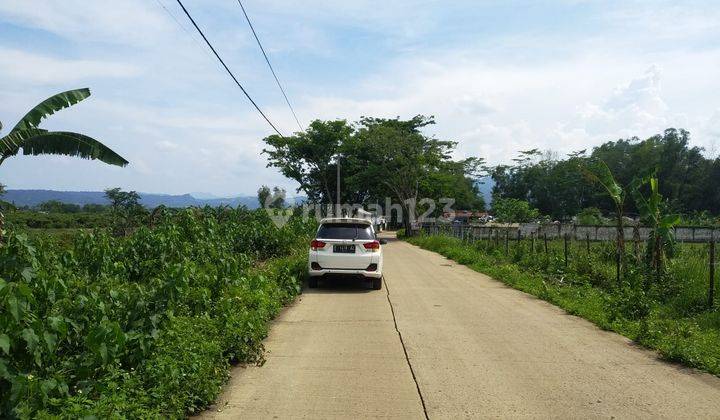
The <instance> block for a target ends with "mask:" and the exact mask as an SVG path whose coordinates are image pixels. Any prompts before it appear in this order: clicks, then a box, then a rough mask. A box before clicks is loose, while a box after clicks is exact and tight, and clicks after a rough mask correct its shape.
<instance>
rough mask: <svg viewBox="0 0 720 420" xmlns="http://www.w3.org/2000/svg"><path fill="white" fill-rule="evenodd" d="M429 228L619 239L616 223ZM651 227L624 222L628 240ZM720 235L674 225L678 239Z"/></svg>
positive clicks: (485, 234)
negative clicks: (614, 224) (609, 224)
mask: <svg viewBox="0 0 720 420" xmlns="http://www.w3.org/2000/svg"><path fill="white" fill-rule="evenodd" d="M421 228H422V229H423V230H425V231H426V232H429V233H432V232H437V231H438V230H439V229H445V230H446V229H455V230H457V231H458V233H460V232H467V234H468V235H471V236H472V237H474V238H478V239H487V238H492V237H494V235H496V232H500V235H501V236H504V235H505V232H508V233H509V235H510V236H511V237H513V238H518V237H520V238H521V239H524V238H530V237H531V236H535V237H536V238H542V237H544V236H547V238H548V239H558V238H563V237H565V236H570V238H571V239H575V240H578V241H580V240H590V241H594V242H598V241H615V240H616V239H617V236H618V235H617V227H616V226H607V225H575V224H561V223H548V224H539V223H522V224H513V225H488V226H483V225H450V224H425V225H422V227H421ZM650 231H651V228H649V227H646V226H640V225H630V224H628V225H625V226H623V236H624V238H625V240H626V241H632V240H640V241H646V240H647V239H648V238H649V236H650ZM718 237H720V228H716V227H711V226H677V227H675V239H676V240H677V241H679V242H683V243H684V242H695V243H708V242H710V241H711V239H712V238H718Z"/></svg>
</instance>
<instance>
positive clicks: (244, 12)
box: [237, 0, 303, 131]
mask: <svg viewBox="0 0 720 420" xmlns="http://www.w3.org/2000/svg"><path fill="white" fill-rule="evenodd" d="M237 2H238V4H239V5H240V8H241V9H242V12H243V15H245V20H247V23H248V25H249V26H250V30H251V31H252V33H253V36H254V37H255V41H257V44H258V47H260V51H262V55H263V57H265V62H266V63H267V65H268V67H270V72H272V75H273V77H274V78H275V81H276V82H277V85H278V87H279V88H280V92H282V94H283V97H284V98H285V102H287V104H288V107H290V111H291V112H292V114H293V117H295V122H296V123H297V125H298V127H299V128H300V131H303V128H302V124H300V120H298V117H297V114H295V110H294V109H293V107H292V105H290V100H289V99H288V97H287V94H286V93H285V89H283V87H282V84H280V79H278V77H277V74H275V69H273V66H272V64H270V59H269V58H268V56H267V54H266V53H265V48H263V46H262V43H261V42H260V38H258V35H257V33H256V32H255V28H254V27H253V24H252V23H251V22H250V18H249V17H248V14H247V12H246V11H245V6H243V4H242V1H240V0H237Z"/></svg>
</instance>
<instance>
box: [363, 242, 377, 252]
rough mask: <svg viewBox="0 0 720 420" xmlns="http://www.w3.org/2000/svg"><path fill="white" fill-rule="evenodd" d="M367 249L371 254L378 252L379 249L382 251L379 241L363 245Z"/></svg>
mask: <svg viewBox="0 0 720 420" xmlns="http://www.w3.org/2000/svg"><path fill="white" fill-rule="evenodd" d="M363 246H364V247H365V249H367V250H368V251H370V252H376V251H377V250H378V249H380V242H379V241H372V242H368V243H365V244H363Z"/></svg>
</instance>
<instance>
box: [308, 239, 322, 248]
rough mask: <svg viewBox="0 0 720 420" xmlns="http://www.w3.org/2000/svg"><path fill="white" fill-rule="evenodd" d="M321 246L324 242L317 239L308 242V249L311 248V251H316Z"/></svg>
mask: <svg viewBox="0 0 720 420" xmlns="http://www.w3.org/2000/svg"><path fill="white" fill-rule="evenodd" d="M321 248H325V242H323V241H318V240H317V239H313V240H312V242H310V249H312V250H313V251H317V250H318V249H321Z"/></svg>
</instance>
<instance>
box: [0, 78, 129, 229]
mask: <svg viewBox="0 0 720 420" xmlns="http://www.w3.org/2000/svg"><path fill="white" fill-rule="evenodd" d="M88 96H90V89H87V88H84V89H75V90H69V91H67V92H62V93H58V94H57V95H53V96H51V97H49V98H48V99H46V100H44V101H42V102H40V103H39V104H38V105H36V106H35V107H34V108H33V109H31V110H30V111H29V112H28V113H27V114H25V116H24V117H22V118H21V119H20V121H18V123H17V124H15V127H13V129H12V130H10V132H9V133H8V134H6V135H5V136H3V137H0V165H2V163H3V162H4V161H5V159H7V158H9V157H10V156H15V155H17V154H18V153H19V152H20V149H22V153H23V154H24V155H34V156H36V155H65V156H76V157H80V158H83V159H97V160H100V161H102V162H105V163H107V164H110V165H117V166H125V165H127V164H128V161H127V160H125V159H124V158H123V157H122V156H120V155H118V154H117V153H115V152H114V151H112V150H111V149H110V148H109V147H107V146H105V145H104V144H102V143H100V142H99V141H97V140H95V139H93V138H92V137H88V136H86V135H84V134H80V133H73V132H70V131H48V130H45V129H42V128H39V127H38V126H39V125H40V122H42V120H43V119H45V118H47V117H49V116H50V115H52V114H54V113H55V112H57V111H60V110H61V109H64V108H67V107H70V106H72V105H75V104H76V103H78V102H80V101H82V100H83V99H85V98H87V97H88ZM1 130H2V123H0V131H1ZM3 222H4V215H3V213H2V209H0V242H2V237H3Z"/></svg>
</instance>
